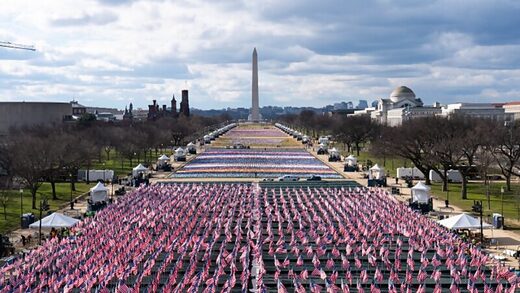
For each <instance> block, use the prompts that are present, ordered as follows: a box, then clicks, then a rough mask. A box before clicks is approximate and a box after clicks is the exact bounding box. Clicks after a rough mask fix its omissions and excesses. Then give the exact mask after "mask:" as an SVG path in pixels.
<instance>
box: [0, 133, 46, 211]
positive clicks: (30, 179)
mask: <svg viewBox="0 0 520 293" xmlns="http://www.w3.org/2000/svg"><path fill="white" fill-rule="evenodd" d="M8 152H9V155H10V156H11V171H12V174H13V175H15V176H17V177H19V178H21V179H22V181H23V182H24V184H25V185H26V187H28V188H29V190H30V191H31V196H32V208H33V209H36V192H37V191H38V189H39V188H40V187H41V185H42V184H43V178H45V176H46V172H47V171H48V170H49V167H50V165H51V162H50V158H51V157H52V156H53V154H52V152H53V145H52V144H51V143H49V141H48V140H46V139H45V138H42V137H37V136H33V135H30V134H19V135H18V136H17V137H14V138H12V141H11V143H10V145H9V149H8Z"/></svg>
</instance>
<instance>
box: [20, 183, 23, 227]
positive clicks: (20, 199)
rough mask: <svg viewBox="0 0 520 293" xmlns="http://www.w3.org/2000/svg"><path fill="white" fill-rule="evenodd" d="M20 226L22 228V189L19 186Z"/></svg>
mask: <svg viewBox="0 0 520 293" xmlns="http://www.w3.org/2000/svg"><path fill="white" fill-rule="evenodd" d="M20 228H23V189H21V188H20Z"/></svg>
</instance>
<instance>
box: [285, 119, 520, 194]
mask: <svg viewBox="0 0 520 293" xmlns="http://www.w3.org/2000/svg"><path fill="white" fill-rule="evenodd" d="M281 120H282V121H283V122H284V123H287V124H288V125H291V126H293V127H295V128H297V129H300V130H302V131H304V132H305V133H308V134H311V135H313V136H316V135H319V134H331V135H333V136H334V138H335V140H336V141H337V142H340V143H343V144H344V145H345V146H346V147H347V150H348V151H349V152H354V151H355V152H356V153H357V155H359V151H360V150H361V149H362V148H363V147H366V149H367V150H368V151H370V152H371V153H372V155H374V156H376V157H383V158H385V157H386V158H394V157H401V158H404V159H406V160H409V161H411V162H412V163H413V164H414V165H415V166H416V167H417V168H418V169H419V170H421V172H422V173H423V174H425V177H426V181H427V182H426V183H427V184H430V182H429V178H428V174H429V172H430V170H433V171H435V172H437V173H438V174H439V176H440V177H441V179H442V180H443V190H447V184H448V174H447V172H448V170H450V169H453V170H459V172H460V173H461V175H462V178H463V180H462V188H461V196H462V198H463V199H466V198H467V182H468V178H469V177H470V174H471V173H474V172H475V171H477V172H478V173H480V174H481V175H482V178H484V179H486V178H487V175H488V173H489V172H490V170H497V171H499V172H500V173H501V174H502V175H503V176H504V177H505V179H506V187H507V190H508V191H511V178H512V177H513V176H520V123H519V122H517V121H514V122H510V123H504V121H492V120H488V119H480V118H473V117H468V116H452V117H449V118H445V117H424V118H417V119H412V120H408V121H405V122H403V124H402V125H401V126H398V127H388V126H384V125H380V124H377V123H374V122H373V121H372V120H371V119H370V117H368V116H346V115H332V116H327V115H318V114H315V113H311V112H310V111H302V112H301V113H300V115H288V116H283V117H281Z"/></svg>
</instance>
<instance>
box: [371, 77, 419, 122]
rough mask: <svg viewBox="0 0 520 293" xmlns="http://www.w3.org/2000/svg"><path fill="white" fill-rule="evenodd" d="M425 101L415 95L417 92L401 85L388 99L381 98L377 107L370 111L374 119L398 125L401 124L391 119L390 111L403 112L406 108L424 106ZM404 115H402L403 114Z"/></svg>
mask: <svg viewBox="0 0 520 293" xmlns="http://www.w3.org/2000/svg"><path fill="white" fill-rule="evenodd" d="M422 106H423V102H422V101H421V99H419V98H417V97H416V96H415V93H414V92H413V91H412V90H411V89H410V88H409V87H406V86H399V87H397V88H395V89H394V90H393V91H392V93H391V94H390V96H389V97H388V99H379V101H378V103H377V109H376V110H375V111H373V112H371V113H370V116H371V117H372V119H374V120H376V121H378V122H379V123H381V124H389V125H392V126H393V125H396V124H400V122H398V123H394V122H393V121H389V120H388V118H389V115H388V114H389V113H388V112H389V111H391V110H394V109H395V110H396V111H393V112H399V113H401V114H402V113H403V112H404V111H405V110H407V109H410V108H415V107H422ZM401 116H402V115H401Z"/></svg>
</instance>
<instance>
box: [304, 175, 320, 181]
mask: <svg viewBox="0 0 520 293" xmlns="http://www.w3.org/2000/svg"><path fill="white" fill-rule="evenodd" d="M307 181H321V176H318V175H312V176H311V177H309V178H307Z"/></svg>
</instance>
